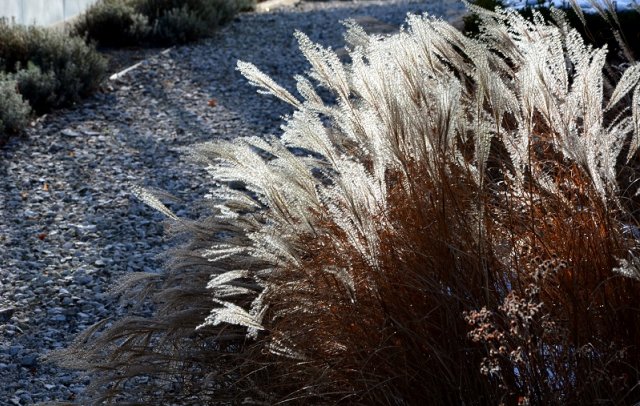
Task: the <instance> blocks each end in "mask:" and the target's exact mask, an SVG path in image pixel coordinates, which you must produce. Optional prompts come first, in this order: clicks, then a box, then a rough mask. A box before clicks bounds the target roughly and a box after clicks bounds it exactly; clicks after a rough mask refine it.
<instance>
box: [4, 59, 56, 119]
mask: <svg viewBox="0 0 640 406" xmlns="http://www.w3.org/2000/svg"><path fill="white" fill-rule="evenodd" d="M13 77H14V78H15V80H16V83H17V88H18V91H19V92H20V94H21V95H22V97H23V98H24V99H25V100H27V101H28V102H29V105H30V106H31V108H32V109H33V110H35V111H36V112H45V111H47V110H50V109H51V108H52V107H53V106H55V105H56V104H57V101H58V100H57V95H56V91H57V90H58V89H57V86H56V75H55V73H53V71H48V72H43V71H42V70H41V69H40V68H39V67H38V66H37V65H34V64H33V63H29V65H28V67H27V69H18V71H17V72H16V73H15V74H13Z"/></svg>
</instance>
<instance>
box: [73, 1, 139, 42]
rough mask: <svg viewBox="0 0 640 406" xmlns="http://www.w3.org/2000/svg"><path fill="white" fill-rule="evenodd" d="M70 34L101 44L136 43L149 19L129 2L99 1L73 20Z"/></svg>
mask: <svg viewBox="0 0 640 406" xmlns="http://www.w3.org/2000/svg"><path fill="white" fill-rule="evenodd" d="M72 30H73V33H74V34H76V35H80V36H86V37H88V38H90V39H91V40H92V41H95V42H96V43H97V44H99V45H100V46H104V47H123V46H131V45H136V44H139V43H141V42H143V41H145V40H146V39H147V37H148V36H149V34H150V32H151V27H150V25H149V19H148V18H147V17H146V16H145V15H143V14H140V13H138V12H137V11H136V9H135V7H134V6H133V5H132V4H131V1H127V0H108V1H100V2H98V3H96V4H94V5H93V6H91V7H90V8H89V9H88V10H87V11H86V12H85V13H83V14H82V15H81V16H80V17H79V18H78V20H77V21H76V22H75V24H74V26H73V28H72Z"/></svg>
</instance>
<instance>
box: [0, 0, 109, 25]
mask: <svg viewBox="0 0 640 406" xmlns="http://www.w3.org/2000/svg"><path fill="white" fill-rule="evenodd" d="M97 1H98V0H0V17H6V18H8V19H10V20H14V21H15V22H17V23H19V24H26V25H29V24H37V25H43V26H47V25H53V24H57V23H60V22H62V21H64V20H67V19H69V18H72V17H75V16H76V15H78V14H80V13H81V12H82V11H84V10H85V9H86V8H87V7H89V6H90V5H92V4H93V3H95V2H97Z"/></svg>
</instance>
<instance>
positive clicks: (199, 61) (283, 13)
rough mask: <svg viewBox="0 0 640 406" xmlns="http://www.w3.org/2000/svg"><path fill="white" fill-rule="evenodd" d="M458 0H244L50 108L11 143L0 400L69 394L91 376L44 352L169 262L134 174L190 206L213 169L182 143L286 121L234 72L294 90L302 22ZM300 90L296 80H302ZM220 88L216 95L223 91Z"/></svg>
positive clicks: (278, 107) (316, 23)
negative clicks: (252, 3) (259, 9)
mask: <svg viewBox="0 0 640 406" xmlns="http://www.w3.org/2000/svg"><path fill="white" fill-rule="evenodd" d="M462 9H463V6H462V4H461V3H457V2H448V1H441V2H399V1H394V0H391V1H384V2H377V1H366V2H335V1H330V2H302V3H300V4H298V5H297V6H295V7H290V8H286V9H281V10H278V11H274V12H271V13H267V14H256V13H246V14H242V15H240V16H239V17H238V18H236V19H235V20H234V21H233V22H232V23H231V24H230V25H228V26H226V27H225V28H223V29H222V30H221V31H220V32H219V33H218V34H217V35H216V36H215V37H214V38H211V39H209V40H207V41H204V42H202V43H199V44H196V45H190V46H183V47H179V48H176V49H173V50H172V51H170V52H168V53H166V54H159V55H157V56H153V57H151V58H149V59H147V60H146V61H145V62H144V63H143V65H142V66H141V67H139V68H138V69H136V70H133V71H132V72H130V73H128V74H127V75H126V76H124V77H123V78H121V79H119V80H118V81H115V82H109V83H107V84H106V85H105V86H106V87H107V88H108V89H107V90H106V91H105V92H102V93H100V94H97V95H95V96H94V97H92V98H90V99H87V100H86V101H85V102H83V103H82V104H80V105H78V106H76V107H75V108H74V109H71V110H65V111H59V112H56V113H54V114H51V115H49V116H46V117H43V118H40V119H39V120H38V121H37V122H35V123H33V124H32V126H31V128H29V129H28V132H27V138H22V139H14V140H12V141H11V142H10V143H9V144H8V145H6V146H5V147H4V148H2V149H1V150H0V197H1V198H0V258H1V259H2V260H1V261H0V383H2V384H1V385H0V405H25V404H32V403H35V402H40V401H50V400H55V401H70V400H73V399H75V398H76V397H77V396H79V395H81V394H82V392H83V389H84V387H85V385H86V384H87V382H88V378H87V377H84V376H82V374H80V373H78V372H74V371H69V370H64V369H61V368H59V367H57V366H56V365H54V364H51V363H50V362H47V361H46V360H44V359H43V355H44V354H46V353H48V352H49V351H51V350H54V349H56V348H61V347H64V346H65V345H66V344H67V343H69V342H70V340H72V339H73V338H74V337H75V336H76V335H77V334H78V333H79V332H81V331H83V330H84V329H85V328H87V327H88V326H90V325H91V324H93V323H95V322H97V321H98V320H100V319H103V318H105V317H112V316H113V317H118V316H119V315H122V314H123V313H124V312H125V311H126V309H127V307H128V304H127V303H121V302H118V301H117V299H116V298H114V297H113V296H112V295H110V294H109V289H110V288H111V287H112V286H113V285H114V284H115V283H116V281H117V280H118V278H119V277H121V276H123V275H125V274H127V273H130V272H135V271H147V272H159V271H160V270H161V268H162V258H161V257H160V254H162V253H163V252H165V251H166V249H167V248H168V247H169V246H170V244H171V242H170V241H167V239H166V238H165V237H164V230H163V228H164V225H163V223H162V220H163V218H162V216H161V215H160V214H158V213H156V212H154V211H153V210H152V209H149V208H147V207H146V206H145V205H143V204H141V203H140V202H138V201H137V200H136V199H135V198H134V197H132V195H131V193H130V190H131V186H132V185H143V186H146V187H150V188H156V189H161V190H166V191H168V192H169V193H171V194H173V195H174V196H176V197H177V199H178V200H177V201H176V202H173V203H171V204H170V207H171V208H172V209H173V210H174V211H176V212H177V213H178V214H179V215H181V216H186V217H192V218H195V217H196V216H197V215H198V213H195V212H192V211H191V209H190V208H191V207H193V205H192V204H191V202H193V201H194V200H196V199H199V198H200V197H201V196H203V195H204V194H205V193H206V189H207V187H208V186H210V183H209V182H210V180H208V179H207V178H206V175H205V173H204V171H203V170H202V168H200V167H198V166H195V165H193V164H191V163H189V162H188V161H185V160H184V159H183V154H182V153H181V152H180V148H181V147H184V146H187V145H191V144H194V143H197V142H201V141H206V140H210V139H213V138H221V137H224V138H233V137H241V136H247V135H256V134H266V133H272V134H277V133H278V132H279V126H280V125H281V124H282V119H281V116H283V115H286V114H290V113H291V110H290V108H289V107H288V106H286V105H284V104H283V103H281V102H279V101H277V100H275V99H273V98H269V97H267V96H261V95H257V94H256V93H255V89H254V88H252V87H250V86H248V85H247V84H246V81H245V80H244V79H243V78H242V77H241V76H240V75H239V74H238V73H237V72H236V71H235V65H236V61H237V60H238V59H241V60H245V61H249V62H253V63H255V64H256V65H257V66H258V67H260V68H261V69H262V70H263V71H264V72H266V73H267V74H269V75H271V76H272V77H273V78H274V79H275V80H276V81H277V82H279V83H281V84H283V85H285V87H287V88H289V89H290V90H292V91H293V89H294V85H293V80H292V76H293V74H296V73H301V72H302V71H304V70H306V69H307V68H308V65H307V64H306V63H305V61H304V59H303V58H302V57H301V55H300V54H299V52H298V51H297V46H296V41H295V40H294V38H293V35H292V34H293V32H294V30H296V29H298V30H301V31H303V32H305V33H307V34H308V35H309V36H310V37H311V39H312V40H314V41H317V42H320V43H322V44H323V45H330V46H332V47H334V48H339V47H341V46H342V45H343V41H342V34H343V31H344V30H343V27H342V26H341V25H340V24H338V21H339V20H342V19H345V18H349V17H354V16H373V17H375V18H377V19H379V20H382V21H384V22H386V23H389V24H393V25H400V24H401V23H402V22H403V21H404V19H405V17H406V13H407V12H423V11H429V12H430V13H433V14H436V15H443V16H447V17H449V18H451V17H453V16H456V15H459V14H460V12H461V10H462ZM294 94H295V92H294ZM213 101H215V102H213Z"/></svg>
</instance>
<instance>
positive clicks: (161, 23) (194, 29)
mask: <svg viewBox="0 0 640 406" xmlns="http://www.w3.org/2000/svg"><path fill="white" fill-rule="evenodd" d="M210 32H211V27H210V26H209V25H208V23H207V21H206V20H204V19H202V18H201V17H200V15H199V14H198V13H197V12H195V11H193V10H190V9H189V7H187V6H183V7H180V8H173V9H171V10H168V11H167V12H165V13H163V14H162V15H161V16H160V17H158V19H156V21H155V25H154V27H153V37H154V38H153V39H154V41H155V42H158V43H163V44H175V43H178V44H183V43H187V42H191V41H195V40H197V39H199V38H202V37H204V36H206V35H207V34H209V33H210Z"/></svg>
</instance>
